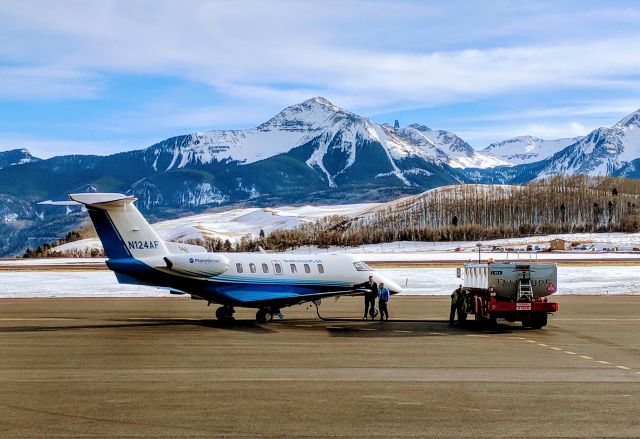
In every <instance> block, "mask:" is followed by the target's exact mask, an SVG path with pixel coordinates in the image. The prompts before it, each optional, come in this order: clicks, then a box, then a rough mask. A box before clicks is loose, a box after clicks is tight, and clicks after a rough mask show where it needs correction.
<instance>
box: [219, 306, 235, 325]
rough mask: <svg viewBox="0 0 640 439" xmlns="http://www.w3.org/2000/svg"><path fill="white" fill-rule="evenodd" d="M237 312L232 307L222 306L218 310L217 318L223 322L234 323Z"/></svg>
mask: <svg viewBox="0 0 640 439" xmlns="http://www.w3.org/2000/svg"><path fill="white" fill-rule="evenodd" d="M235 312H236V311H235V310H234V309H233V307H232V306H226V305H225V306H221V307H220V308H218V309H216V318H217V319H218V320H220V321H221V322H232V321H233V320H234V318H233V313H235Z"/></svg>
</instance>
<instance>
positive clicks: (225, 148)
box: [147, 97, 450, 187]
mask: <svg viewBox="0 0 640 439" xmlns="http://www.w3.org/2000/svg"><path fill="white" fill-rule="evenodd" d="M414 140H415V139H413V138H410V137H407V136H403V135H402V133H401V132H399V131H398V130H395V129H393V128H391V127H388V126H383V125H379V124H376V123H374V122H372V121H371V120H369V119H368V118H365V117H362V116H358V115H356V114H354V113H351V112H349V111H346V110H343V109H341V108H339V107H337V106H335V105H334V104H332V103H331V102H329V101H328V100H326V99H324V98H322V97H315V98H312V99H309V100H307V101H304V102H302V103H300V104H297V105H293V106H290V107H287V108H285V109H284V110H282V111H281V112H280V113H278V114H277V115H276V116H275V117H273V118H272V119H270V120H269V121H267V122H265V123H263V124H261V125H259V126H257V127H255V128H251V129H247V130H214V131H209V132H206V133H196V134H192V135H190V136H180V137H176V138H172V139H168V140H166V141H164V142H161V143H159V144H157V145H153V146H151V147H150V148H148V150H147V157H148V161H149V162H150V164H151V166H152V167H153V169H154V170H155V171H158V172H160V171H170V170H171V169H176V168H177V169H179V168H184V167H187V166H189V165H207V164H210V163H212V162H234V163H236V164H239V165H248V164H252V163H255V162H258V161H261V160H265V159H268V158H271V157H275V156H278V155H280V154H285V153H290V152H292V151H294V150H296V148H305V147H306V148H305V149H306V151H305V153H304V156H303V158H304V162H305V163H306V165H307V166H308V167H309V168H311V169H313V170H315V171H317V172H318V173H319V174H320V175H321V177H322V178H323V179H324V180H325V182H326V184H327V185H328V187H337V186H339V185H340V179H341V177H344V176H347V175H348V174H349V172H350V171H351V170H355V169H357V168H358V166H357V165H359V164H361V163H362V162H368V163H369V165H370V167H371V170H375V171H376V174H374V175H375V176H376V177H393V178H396V179H397V180H398V181H399V182H400V183H401V184H402V185H404V186H411V185H412V184H414V183H415V182H413V183H412V181H411V177H412V176H416V175H423V176H425V175H426V176H429V175H431V174H432V173H433V172H432V170H431V169H429V168H430V167H432V166H422V167H421V166H419V165H420V164H424V163H423V162H429V163H430V164H431V165H435V166H437V167H439V166H441V165H442V164H443V163H448V162H449V161H450V160H449V158H448V157H447V156H446V154H443V152H441V151H439V150H437V149H433V150H432V149H430V148H425V147H424V146H423V145H418V144H416V143H414ZM378 146H379V147H380V148H378ZM372 149H373V150H374V151H372ZM372 153H373V155H374V156H376V158H377V159H378V160H377V162H376V163H373V162H371V161H370V158H371V155H372ZM416 160H417V161H418V162H417V163H416V162H415V161H416ZM359 162H360V163H359ZM360 171H365V169H361V170H360ZM343 180H344V178H343Z"/></svg>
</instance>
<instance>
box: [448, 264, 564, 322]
mask: <svg viewBox="0 0 640 439" xmlns="http://www.w3.org/2000/svg"><path fill="white" fill-rule="evenodd" d="M457 274H458V277H459V278H460V277H461V278H463V284H462V286H463V291H464V294H465V306H464V310H465V311H466V314H473V315H474V317H475V320H477V321H485V322H489V323H492V324H497V323H505V322H522V326H525V327H529V328H534V329H540V328H542V327H544V326H546V325H547V319H548V316H550V315H553V314H554V313H556V312H557V311H558V304H557V303H554V302H550V301H549V300H548V296H550V295H551V294H553V293H555V292H556V291H557V290H558V287H557V286H558V268H557V266H556V265H555V264H544V263H522V262H519V261H518V262H492V261H489V262H486V263H468V264H466V265H465V266H464V267H463V268H458V272H457ZM466 314H463V315H466ZM463 319H464V317H463Z"/></svg>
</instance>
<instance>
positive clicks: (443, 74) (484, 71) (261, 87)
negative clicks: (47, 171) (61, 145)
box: [0, 1, 640, 110]
mask: <svg viewBox="0 0 640 439" xmlns="http://www.w3.org/2000/svg"><path fill="white" fill-rule="evenodd" d="M496 4H497V5H500V3H496ZM53 5H54V6H52V8H50V9H51V10H47V13H46V14H44V13H43V11H42V7H41V4H40V3H39V2H34V3H31V2H28V1H26V2H19V3H14V4H12V5H11V7H7V6H6V5H5V7H4V9H5V11H4V13H5V14H8V15H11V16H12V17H13V18H14V21H18V22H19V23H21V24H20V25H14V26H13V27H11V28H10V29H9V31H11V32H15V33H16V34H18V35H27V37H26V38H24V39H22V38H18V39H14V41H13V42H12V44H11V47H10V48H5V49H2V48H0V56H3V57H5V58H11V59H12V60H13V61H14V62H21V61H23V62H25V61H27V62H34V59H39V60H42V63H43V66H47V65H51V64H56V65H62V66H65V68H67V69H69V70H70V71H77V72H85V74H88V75H90V74H101V75H108V74H109V73H110V72H129V73H140V74H153V75H172V76H176V77H181V78H184V79H186V80H189V81H195V82H198V83H202V84H208V85H209V86H211V87H212V88H214V89H215V90H216V92H218V93H221V94H224V95H227V96H230V97H241V98H248V97H252V99H253V101H254V102H260V101H264V100H266V99H277V100H278V101H279V102H281V103H285V101H287V102H288V103H291V102H292V100H290V99H295V101H297V100H300V99H303V98H304V97H308V95H306V93H307V92H308V90H314V91H315V90H320V91H322V92H323V94H326V95H329V96H333V97H334V98H335V99H336V100H337V101H338V103H340V104H342V105H345V104H344V103H345V102H346V103H353V104H354V105H355V106H356V107H355V108H353V109H354V110H358V109H371V108H375V107H379V106H387V107H394V106H395V107H400V106H404V105H413V106H433V105H441V104H445V103H452V102H465V101H469V100H474V99H482V98H486V97H488V96H495V95H500V94H506V93H512V92H519V91H522V90H536V89H554V88H585V87H608V88H619V89H629V88H636V89H637V88H638V81H637V80H636V79H634V78H631V79H630V78H629V76H630V75H635V74H637V72H638V71H640V52H638V51H634V50H630V48H632V47H637V46H638V45H639V44H640V33H638V32H635V33H634V32H627V33H625V35H624V36H619V35H614V33H613V32H612V31H611V32H607V30H608V29H609V28H608V27H603V28H601V33H602V34H603V35H608V37H607V38H603V37H599V36H597V35H595V36H592V37H591V38H590V39H585V40H581V41H579V42H575V41H569V42H563V39H562V38H561V37H560V35H558V36H557V38H556V39H557V41H561V42H560V43H558V42H551V43H550V42H548V41H546V40H541V41H526V42H522V41H521V42H520V44H513V43H511V42H509V41H499V42H497V43H496V42H495V41H494V44H493V45H487V46H486V47H480V48H477V45H475V44H474V42H473V41H466V46H467V47H465V48H462V49H449V50H437V49H434V48H429V47H426V48H420V47H415V46H410V47H408V48H406V49H405V48H404V47H403V46H399V45H393V44H385V43H384V38H385V36H382V35H380V34H377V33H373V34H372V37H373V38H372V39H371V40H370V41H371V44H366V43H365V42H364V41H363V34H364V35H367V34H370V33H371V32H372V31H370V30H368V28H375V27H376V26H378V25H381V26H383V27H384V29H388V27H389V26H390V25H389V24H385V23H384V19H385V18H386V19H387V21H390V22H391V23H392V25H394V26H397V25H398V24H399V23H400V24H402V23H403V22H405V23H408V24H409V25H410V26H409V28H408V29H407V31H408V32H410V33H416V32H419V31H417V30H416V27H418V26H422V27H425V26H427V27H429V26H431V25H433V26H434V27H436V28H441V27H442V26H443V24H442V23H428V24H427V23H426V22H425V20H435V19H437V18H438V17H442V15H446V17H444V18H443V21H444V22H445V23H448V24H449V25H452V24H456V23H455V21H454V20H458V21H459V22H461V23H462V25H464V24H465V21H464V20H465V19H464V17H456V16H451V15H452V10H444V11H443V10H439V9H437V8H434V7H430V8H422V9H421V8H419V5H418V6H417V5H416V4H414V3H409V4H407V3H403V4H402V5H404V6H407V7H409V8H410V10H411V11H412V12H414V11H413V9H415V14H416V16H415V18H413V19H408V18H406V16H407V14H406V13H405V18H401V17H400V14H399V9H398V7H397V6H396V7H392V4H391V3H387V2H369V3H367V4H365V5H364V6H363V4H362V3H344V4H342V3H337V2H336V3H332V4H329V5H327V6H324V5H323V6H322V7H320V6H319V5H318V4H314V3H305V2H300V3H297V2H245V3H240V4H238V3H234V2H216V3H211V2H199V1H189V2H186V3H182V2H181V3H176V2H170V1H166V2H157V3H156V2H154V3H153V4H151V3H146V2H133V3H131V2H118V1H111V2H109V1H105V2H98V3H96V4H94V3H86V2H57V3H54V4H53ZM469 7H470V8H472V9H473V10H474V11H476V12H477V13H479V14H480V13H481V11H478V10H477V9H479V8H475V7H473V6H469ZM514 9H519V8H514ZM524 9H525V10H528V11H534V12H535V11H536V10H537V9H539V8H537V7H535V4H531V3H525V6H524ZM385 11H387V12H388V13H389V14H390V16H387V17H385ZM589 12H591V13H592V15H593V11H589ZM632 13H637V11H635V10H634V11H631V12H630V15H633V14H632ZM577 14H578V17H579V16H580V12H578V13H577ZM486 15H487V13H486V12H485V13H484V14H482V16H486ZM513 15H514V16H516V14H513ZM549 15H550V12H549V11H548V10H542V11H538V14H537V15H535V14H533V15H532V16H530V17H527V18H528V19H530V20H532V21H533V22H537V23H538V24H541V22H540V17H545V16H549ZM583 15H585V16H586V17H587V18H588V17H590V16H591V15H587V14H586V13H585V14H583ZM609 16H612V14H609ZM358 18H360V20H362V22H359V21H358ZM507 18H509V17H507ZM554 18H555V19H554V20H551V21H552V26H553V27H554V28H559V27H560V26H561V24H566V23H567V20H568V19H569V17H568V16H566V14H562V13H559V14H556V15H554ZM574 18H575V17H574ZM367 19H371V20H372V21H371V22H367ZM494 20H495V18H494ZM593 20H594V18H593V17H592V18H591V20H587V22H588V23H590V22H593ZM508 21H509V20H504V22H508ZM526 21H527V20H525V19H524V18H522V17H520V18H519V19H517V20H516V22H523V23H524V22H526ZM365 22H366V25H365ZM573 27H574V28H580V29H582V27H581V26H580V24H579V22H576V21H573ZM483 28H485V29H486V26H484V27H483ZM403 30H404V29H403ZM546 30H547V29H544V28H540V29H539V32H540V33H541V34H545V33H546ZM5 32H7V31H5ZM396 32H397V28H396ZM495 32H498V35H513V40H514V41H518V40H522V37H523V35H522V31H520V33H518V31H517V29H515V28H514V27H513V25H510V26H507V25H505V24H504V23H503V24H502V27H501V29H499V31H498V30H496V31H495ZM460 34H461V35H462V37H461V38H464V37H465V36H468V35H474V33H473V32H472V31H468V30H466V29H464V28H463V29H461V31H460ZM485 34H490V32H488V31H487V30H485ZM581 35H582V34H581ZM386 38H388V39H389V40H391V42H393V41H395V40H396V39H397V38H398V37H395V36H394V35H393V34H389V35H388V36H386ZM5 39H6V37H5ZM381 40H382V43H381V42H380V41H381ZM443 40H444V44H443V46H445V47H446V37H443ZM16 46H17V47H16ZM469 47H471V48H469ZM18 49H19V50H18ZM20 54H28V56H27V58H28V59H24V56H23V55H20ZM43 68H44V67H43ZM33 82H37V79H36V78H34V81H33ZM69 83H75V84H77V83H79V84H81V85H82V84H83V83H84V85H85V86H87V84H86V81H83V80H79V81H77V80H76V81H73V80H69V81H67V82H66V84H67V85H69ZM296 84H302V86H301V87H297V86H296ZM0 87H2V88H3V89H8V88H10V83H8V84H7V86H6V87H3V84H2V83H0ZM89 88H90V87H89ZM46 89H47V88H46V87H42V89H41V91H42V92H45V91H46ZM38 90H40V89H38V88H37V87H36V88H35V89H33V90H32V91H30V92H28V96H33V95H34V94H37V92H38ZM94 91H95V90H94ZM0 93H2V91H0ZM5 93H6V90H5ZM14 93H19V92H16V91H15V90H14ZM313 94H318V93H315V92H314V93H313ZM78 95H79V96H81V95H82V93H79V94H78ZM88 95H89V96H91V93H88ZM295 101H293V102H295Z"/></svg>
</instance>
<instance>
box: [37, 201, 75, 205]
mask: <svg viewBox="0 0 640 439" xmlns="http://www.w3.org/2000/svg"><path fill="white" fill-rule="evenodd" d="M38 204H39V205H42V206H82V203H78V202H77V201H71V200H68V201H52V200H47V201H41V202H39V203H38Z"/></svg>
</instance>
